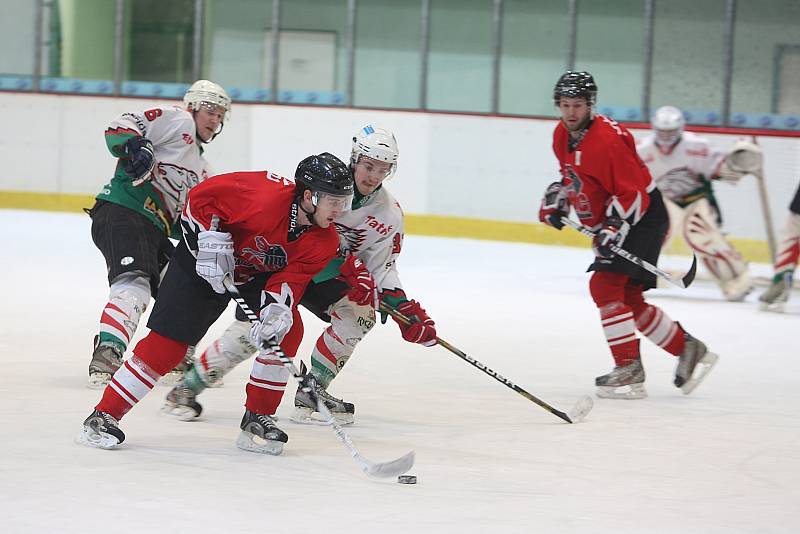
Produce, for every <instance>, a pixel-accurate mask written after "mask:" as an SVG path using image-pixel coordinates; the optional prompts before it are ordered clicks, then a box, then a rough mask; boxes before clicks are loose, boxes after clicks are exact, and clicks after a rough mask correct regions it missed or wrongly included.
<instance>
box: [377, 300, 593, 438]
mask: <svg viewBox="0 0 800 534" xmlns="http://www.w3.org/2000/svg"><path fill="white" fill-rule="evenodd" d="M380 311H382V312H385V313H388V314H389V315H391V316H392V317H394V318H395V319H397V320H398V321H400V322H401V323H403V324H408V325H410V324H411V320H410V319H409V318H408V317H406V316H405V315H403V314H402V313H400V312H399V311H397V310H395V309H394V308H390V307H389V306H387V305H386V304H384V303H383V302H381V305H380ZM436 342H437V343H438V344H439V345H441V346H442V347H444V348H446V349H447V350H449V351H450V352H452V353H453V354H455V355H456V356H458V357H459V358H461V359H462V360H464V361H465V362H467V363H469V364H470V365H472V366H473V367H477V368H478V369H480V370H481V371H483V372H484V373H486V374H487V375H489V376H491V377H492V378H494V379H495V380H497V381H498V382H500V383H502V384H504V385H505V386H507V387H509V388H511V389H513V390H514V391H516V392H517V393H519V394H520V395H522V396H523V397H525V398H526V399H528V400H529V401H532V402H534V403H536V404H538V405H539V406H541V407H542V408H544V409H545V410H547V411H548V412H550V413H552V414H553V415H555V416H556V417H559V418H561V419H563V420H564V421H566V422H567V423H577V422H580V421H582V420H583V419H584V418H585V417H586V416H587V415H588V414H589V412H590V411H591V409H592V407H593V406H594V402H592V399H591V397H588V396H586V395H584V396H583V397H581V398H580V399H578V402H577V403H576V404H575V406H573V408H572V410H570V411H569V415H568V414H565V413H564V412H562V411H560V410H556V409H555V408H553V407H552V406H550V405H549V404H547V403H546V402H544V401H543V400H541V399H539V398H537V397H535V396H533V395H531V394H530V393H528V392H527V391H525V390H524V389H522V388H521V387H519V386H518V385H516V384H515V383H514V382H512V381H511V380H509V379H508V378H506V377H504V376H503V375H501V374H500V373H498V372H497V371H495V370H494V369H490V368H489V367H487V366H486V365H484V364H482V363H481V362H479V361H478V360H476V359H475V358H473V357H472V356H469V355H468V354H466V353H465V352H463V351H461V350H459V349H457V348H456V347H454V346H453V345H451V344H450V343H448V342H447V341H445V340H444V339H442V338H440V337H437V338H436Z"/></svg>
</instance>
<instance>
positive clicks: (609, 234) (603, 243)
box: [592, 215, 631, 258]
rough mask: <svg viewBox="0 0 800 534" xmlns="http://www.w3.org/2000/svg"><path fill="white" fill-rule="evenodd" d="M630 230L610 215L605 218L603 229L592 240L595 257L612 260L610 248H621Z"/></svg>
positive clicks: (620, 220)
mask: <svg viewBox="0 0 800 534" xmlns="http://www.w3.org/2000/svg"><path fill="white" fill-rule="evenodd" d="M630 228H631V226H630V225H629V224H628V223H627V222H626V221H623V220H622V219H620V218H619V217H615V216H613V215H612V216H611V217H609V218H607V219H606V221H605V222H604V223H603V227H602V228H601V229H600V230H599V231H598V232H597V233H596V234H595V236H594V239H592V250H594V254H595V256H598V257H600V258H613V257H614V251H613V250H611V247H612V246H614V245H616V246H617V247H621V246H622V242H623V241H625V237H626V236H627V235H628V230H630Z"/></svg>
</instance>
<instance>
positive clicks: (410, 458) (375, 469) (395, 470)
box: [223, 278, 414, 478]
mask: <svg viewBox="0 0 800 534" xmlns="http://www.w3.org/2000/svg"><path fill="white" fill-rule="evenodd" d="M223 283H224V285H225V289H227V290H228V294H229V295H230V296H231V298H233V300H235V301H236V304H237V305H238V306H239V308H240V309H241V310H242V311H243V312H244V314H245V315H247V318H248V319H249V320H250V322H251V323H257V322H258V317H256V314H255V313H253V310H251V309H250V306H248V305H247V302H245V300H244V298H242V295H241V293H239V290H238V289H237V288H236V286H234V285H233V282H231V280H230V279H229V278H225V280H224V282H223ZM261 348H262V350H266V351H269V352H271V353H272V354H274V355H276V356H277V357H278V359H279V360H280V361H281V363H282V364H283V366H284V367H285V368H286V369H288V370H289V372H290V373H291V374H292V376H293V377H294V378H295V379H296V380H297V382H298V383H299V384H300V387H301V388H302V389H303V391H304V392H305V393H307V394H308V395H309V396H310V397H311V398H312V399H313V400H314V402H315V403H316V405H317V411H318V412H319V413H321V414H322V416H323V417H324V418H325V420H326V421H327V422H328V424H330V425H331V428H333V431H334V432H336V436H337V437H338V438H339V439H340V440H341V442H342V443H344V446H345V447H347V450H348V451H350V456H352V458H353V459H354V460H355V461H356V463H357V464H358V466H359V467H360V468H361V470H362V471H364V473H366V474H367V475H368V476H371V477H376V478H389V477H396V476H398V475H402V474H403V473H405V472H407V471H408V470H409V469H411V467H412V466H413V465H414V451H411V452H409V453H408V454H406V455H405V456H401V457H400V458H397V459H396V460H392V461H389V462H383V463H375V462H371V461H369V460H367V459H366V458H365V457H364V456H362V455H361V453H359V452H358V449H356V446H355V445H354V444H353V441H352V440H351V439H350V436H348V435H347V433H346V432H345V431H344V429H343V428H342V427H341V425H340V424H339V423H337V422H336V419H335V418H334V417H333V415H332V414H331V412H330V410H329V409H328V407H327V406H325V402H324V401H323V400H322V399H320V398H319V396H317V393H316V391H314V388H312V387H310V386H309V385H308V382H307V381H306V378H305V377H304V376H303V375H302V374H300V371H298V370H297V367H295V365H294V363H293V362H292V360H291V358H289V357H288V356H286V354H284V352H283V350H282V349H281V346H280V345H279V344H277V343H270V342H266V341H265V342H264V343H263V345H262V347H261Z"/></svg>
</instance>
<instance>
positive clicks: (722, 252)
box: [637, 106, 760, 301]
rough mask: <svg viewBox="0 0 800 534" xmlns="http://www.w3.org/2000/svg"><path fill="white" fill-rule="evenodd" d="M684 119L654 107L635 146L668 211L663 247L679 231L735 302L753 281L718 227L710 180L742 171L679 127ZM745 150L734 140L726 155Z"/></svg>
mask: <svg viewBox="0 0 800 534" xmlns="http://www.w3.org/2000/svg"><path fill="white" fill-rule="evenodd" d="M685 122H686V121H685V120H684V117H683V112H681V110H680V109H678V108H676V107H673V106H664V107H661V108H659V109H658V110H656V112H655V113H654V114H653V118H652V121H651V124H652V127H653V133H652V134H651V135H649V136H648V137H647V138H645V139H644V140H643V141H642V142H641V143H640V144H639V145H638V147H637V150H638V152H639V157H641V158H642V160H643V161H644V163H645V164H646V165H647V167H648V169H649V170H650V174H651V176H652V177H653V178H654V179H655V181H656V185H657V187H658V189H659V190H660V191H661V195H662V196H663V197H664V203H665V204H666V207H667V212H668V213H669V220H670V231H669V236H670V238H669V239H668V240H667V241H665V243H664V248H665V249H666V248H667V247H668V246H669V242H670V241H671V240H672V239H673V238H674V237H675V236H677V235H681V236H683V239H684V240H685V241H686V244H687V245H689V248H691V249H692V251H693V252H694V253H695V254H696V255H697V256H699V257H700V260H701V261H702V262H703V264H704V265H705V266H706V269H707V270H708V272H709V273H710V274H711V276H713V277H714V280H715V281H716V282H717V284H718V285H719V287H720V289H722V293H723V295H724V296H725V298H726V299H727V300H730V301H741V300H743V299H744V298H745V297H746V296H747V294H748V293H750V291H752V290H753V283H752V281H751V279H750V271H749V269H748V267H747V263H745V261H744V260H743V259H742V256H741V254H739V252H738V251H737V250H736V249H735V248H734V247H733V245H731V244H730V242H729V241H728V240H727V239H725V236H723V234H722V232H721V231H720V222H721V217H720V213H719V208H718V206H717V201H716V199H715V197H714V191H713V188H712V182H713V181H717V180H723V181H726V182H728V183H732V184H736V183H738V181H739V180H740V179H741V178H742V177H743V176H744V175H745V174H747V172H743V170H742V169H740V168H738V167H737V165H736V163H737V160H736V158H735V157H733V158H729V157H728V156H729V154H728V153H725V152H721V151H719V150H715V149H713V148H712V147H711V145H710V143H709V142H708V140H707V139H705V138H704V137H700V136H699V135H696V134H693V133H691V132H685V131H684V126H685ZM745 149H747V150H756V151H759V150H758V147H756V146H755V145H753V144H752V143H749V142H747V141H740V142H738V143H737V144H736V145H734V148H733V150H732V151H731V152H730V154H738V152H737V150H745ZM759 152H760V151H759Z"/></svg>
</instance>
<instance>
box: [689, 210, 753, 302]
mask: <svg viewBox="0 0 800 534" xmlns="http://www.w3.org/2000/svg"><path fill="white" fill-rule="evenodd" d="M686 211H687V213H686V224H685V226H684V229H683V236H684V238H685V239H686V243H687V244H688V245H689V247H691V248H692V250H694V252H695V253H696V254H697V255H698V256H699V257H700V260H701V261H702V262H703V265H705V266H706V269H708V271H709V273H711V275H712V276H713V277H714V279H715V280H716V281H717V284H718V285H719V286H720V287H721V288H722V289H723V291H724V292H725V294H726V298H729V299H731V300H734V299H736V300H741V299H743V298H744V296H745V295H747V293H749V292H750V291H751V290H752V283H751V282H750V275H749V269H748V267H747V263H745V261H744V259H742V256H741V254H739V252H737V251H736V249H735V248H733V245H731V244H730V243H729V242H728V240H727V239H725V237H724V236H723V235H722V232H720V230H719V227H718V226H717V222H716V217H715V215H714V213H713V212H712V210H711V206H710V205H709V203H708V200H706V199H700V200H698V201H696V202H694V203H692V204H691V205H690V206H689V207H688V208H686ZM731 281H732V282H733V284H729V285H730V286H731V289H730V293H728V292H727V291H726V287H725V285H724V284H725V283H726V282H731ZM729 295H730V296H729Z"/></svg>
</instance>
